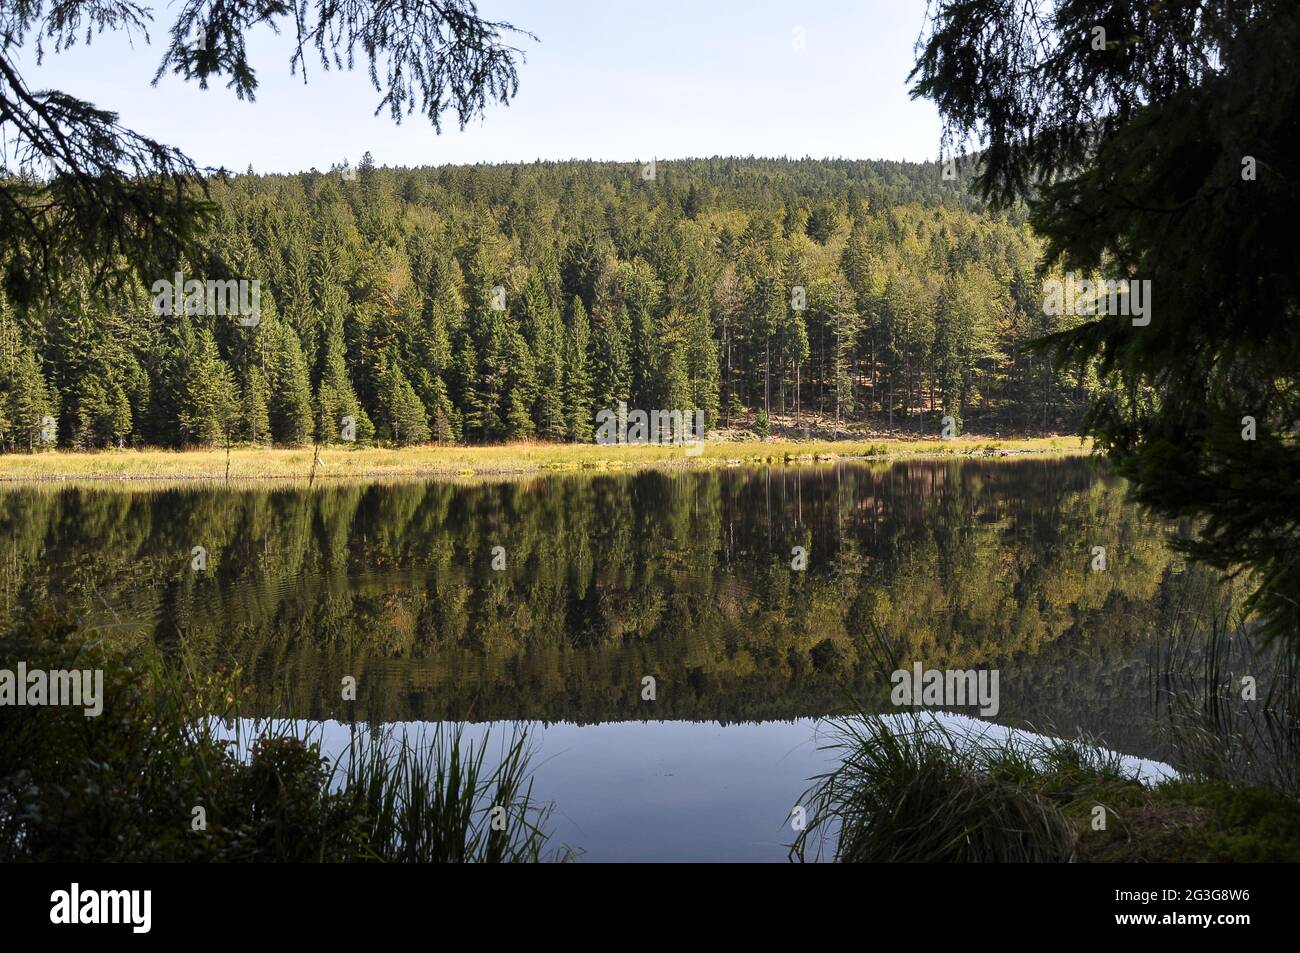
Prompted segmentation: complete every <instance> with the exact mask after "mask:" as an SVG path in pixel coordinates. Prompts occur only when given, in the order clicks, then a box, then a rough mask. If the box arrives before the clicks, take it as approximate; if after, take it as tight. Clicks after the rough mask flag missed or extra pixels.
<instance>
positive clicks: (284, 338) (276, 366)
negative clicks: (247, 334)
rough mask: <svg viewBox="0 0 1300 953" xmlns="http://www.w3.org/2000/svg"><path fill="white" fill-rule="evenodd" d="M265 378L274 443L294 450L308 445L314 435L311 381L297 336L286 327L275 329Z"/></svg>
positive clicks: (283, 325) (280, 326) (279, 325)
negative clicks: (293, 447) (267, 385)
mask: <svg viewBox="0 0 1300 953" xmlns="http://www.w3.org/2000/svg"><path fill="white" fill-rule="evenodd" d="M266 376H267V382H268V384H269V385H270V400H269V401H268V402H267V409H268V411H269V412H270V417H271V435H272V436H273V437H274V439H275V442H276V443H282V444H286V445H288V446H295V447H296V446H301V445H302V444H304V443H307V442H308V441H309V440H310V439H311V435H312V406H311V379H310V377H309V375H308V373H307V360H306V358H304V357H303V353H302V345H301V344H300V343H299V341H298V335H297V333H295V332H294V330H293V328H291V327H289V326H288V325H287V324H277V325H276V326H275V327H274V329H273V333H272V335H271V347H270V354H269V355H268V359H267V374H266Z"/></svg>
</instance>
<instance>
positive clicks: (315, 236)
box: [0, 157, 1089, 449]
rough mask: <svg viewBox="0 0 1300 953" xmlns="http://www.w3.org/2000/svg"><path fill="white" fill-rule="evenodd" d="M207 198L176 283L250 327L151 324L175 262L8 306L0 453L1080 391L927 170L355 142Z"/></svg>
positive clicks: (496, 431)
mask: <svg viewBox="0 0 1300 953" xmlns="http://www.w3.org/2000/svg"><path fill="white" fill-rule="evenodd" d="M210 199H211V201H212V203H213V206H214V209H215V221H216V223H217V224H216V227H215V228H214V229H213V230H212V233H211V234H210V235H209V236H208V237H207V238H206V239H205V254H204V256H202V260H199V261H181V262H178V264H177V268H176V270H177V271H178V272H180V274H181V276H182V280H183V281H188V280H192V279H193V280H200V281H204V280H212V281H229V280H234V281H246V282H250V283H251V282H254V281H256V282H257V283H258V286H259V288H260V310H259V311H258V313H257V315H256V319H255V321H248V320H246V319H239V318H236V317H235V316H233V315H230V314H222V315H214V314H209V313H202V312H203V311H205V310H206V309H205V308H202V307H201V308H199V309H197V310H198V312H199V313H185V311H186V309H185V308H181V309H179V310H180V312H181V313H176V314H163V313H158V312H159V310H160V309H159V308H158V307H157V306H156V305H157V302H156V300H155V299H156V297H157V295H156V292H157V286H156V285H155V283H156V282H159V281H173V280H174V273H173V274H167V275H140V276H139V280H138V282H137V285H136V287H135V289H134V290H133V291H132V292H130V293H127V294H117V295H113V296H111V300H107V301H106V300H104V297H105V296H104V295H101V294H99V293H98V291H99V289H97V288H95V287H94V286H93V283H92V281H91V280H90V278H89V277H83V278H82V279H81V280H80V281H78V282H72V283H71V285H70V286H69V287H67V288H65V289H64V291H63V294H61V295H60V298H59V300H57V301H52V302H48V303H46V304H43V305H37V306H32V307H24V308H19V307H18V306H16V305H13V304H10V303H7V302H5V301H3V300H2V299H0V392H2V393H0V396H2V398H3V399H2V400H0V436H2V439H3V443H4V446H5V447H6V448H9V449H31V448H35V447H39V446H41V445H42V443H49V442H51V441H52V440H56V441H57V443H58V444H59V445H61V446H65V447H101V446H114V445H124V444H125V445H164V446H193V445H213V444H224V443H228V442H251V443H268V442H275V443H280V444H302V443H306V442H311V441H313V440H318V441H321V442H331V441H335V440H339V439H341V438H346V436H348V435H347V434H344V433H343V432H342V421H343V419H344V418H345V417H351V418H352V419H353V420H354V421H355V437H356V439H357V440H358V441H361V442H367V441H372V440H379V441H384V442H391V443H396V444H406V443H413V442H423V441H430V440H434V441H442V442H447V441H465V442H482V441H497V440H505V439H517V438H527V437H536V438H541V439H550V440H590V439H591V438H592V433H593V424H594V418H595V413H596V411H597V410H600V409H602V408H613V407H616V406H617V404H618V402H619V401H625V402H626V403H627V404H628V405H629V406H630V407H632V408H641V409H646V410H649V409H657V408H662V409H681V410H688V411H690V410H697V409H699V410H703V411H704V412H705V414H706V416H707V419H708V421H709V424H710V426H714V425H717V424H718V423H719V422H721V423H723V424H727V425H730V424H735V423H743V424H745V425H748V424H750V423H751V421H752V419H753V418H754V417H757V419H758V427H759V429H762V428H763V427H764V426H766V421H767V420H768V418H769V415H777V414H782V415H786V416H787V417H790V416H793V417H795V419H796V420H797V422H800V423H804V424H807V423H808V422H809V419H810V417H812V416H813V415H820V418H821V420H823V421H825V420H827V419H828V418H829V419H833V420H834V421H836V422H845V421H850V420H858V419H863V418H864V417H869V418H870V419H871V420H872V421H873V422H874V423H877V424H878V425H880V426H888V427H893V428H896V429H912V430H916V431H918V432H920V431H929V432H934V431H935V430H936V429H937V427H938V419H939V416H940V415H942V414H951V415H953V416H954V417H955V418H957V419H958V420H959V421H960V420H962V419H963V418H967V420H968V422H969V421H970V420H972V419H974V420H979V421H982V422H987V424H988V425H989V426H990V428H991V427H993V426H999V427H1002V426H1005V427H1010V428H1016V429H1022V430H1028V429H1040V428H1049V429H1050V428H1057V427H1061V426H1068V425H1069V424H1071V423H1072V422H1073V421H1074V419H1075V415H1076V412H1077V410H1078V409H1079V407H1080V406H1081V405H1082V401H1083V399H1084V397H1085V395H1086V390H1087V388H1088V386H1089V382H1088V381H1087V380H1083V379H1076V378H1074V377H1065V376H1063V375H1060V374H1058V373H1056V372H1054V371H1053V369H1052V368H1051V367H1050V365H1049V364H1048V363H1047V362H1046V360H1045V359H1044V358H1042V357H1040V356H1037V355H1032V354H1026V353H1025V352H1024V350H1023V345H1024V344H1025V342H1027V341H1028V340H1031V339H1033V338H1035V337H1037V336H1039V335H1041V334H1043V333H1045V332H1049V331H1052V330H1056V329H1058V327H1059V326H1060V324H1061V322H1063V321H1069V320H1071V319H1069V318H1058V317H1049V316H1046V315H1044V314H1043V307H1042V296H1041V291H1040V285H1039V282H1038V281H1037V280H1036V279H1035V277H1034V266H1035V264H1036V261H1037V258H1038V255H1039V247H1038V245H1037V243H1036V241H1035V239H1034V238H1033V237H1032V235H1031V233H1030V232H1029V230H1028V228H1027V226H1025V225H1024V224H1023V222H1021V221H1020V220H1019V219H1018V218H1017V217H1016V216H1015V215H1014V214H1013V215H1007V214H1005V213H1004V214H1000V215H998V216H996V217H995V216H992V215H990V214H988V213H986V212H984V211H981V209H980V208H979V207H978V206H977V205H976V203H975V202H974V200H973V199H972V198H971V197H970V196H969V194H967V193H966V192H965V191H964V190H962V189H961V188H959V187H958V185H957V184H956V183H953V182H945V181H944V180H943V176H942V175H941V171H940V169H939V167H938V166H936V165H924V164H908V163H898V162H884V161H880V162H852V161H813V160H801V161H793V160H758V159H709V160H688V161H681V162H663V161H661V162H657V163H655V164H654V167H653V170H652V173H651V172H650V171H649V170H647V168H646V167H643V166H641V165H637V164H629V163H622V164H619V163H598V162H563V163H541V162H539V163H535V164H532V165H503V166H446V167H439V168H423V169H387V168H378V167H376V166H375V165H374V164H373V163H372V162H371V161H370V160H369V158H368V157H367V158H366V159H365V160H364V161H362V162H361V163H360V165H359V166H358V167H357V168H356V169H350V168H346V167H342V168H339V169H334V170H331V171H329V172H324V173H322V172H318V171H315V170H313V171H311V172H307V173H303V174H299V175H289V176H283V175H276V176H259V175H256V174H253V173H252V172H251V170H250V172H249V173H248V174H245V175H242V176H235V177H232V178H230V179H225V180H214V181H212V182H211V183H210ZM800 289H802V291H800ZM208 308H210V305H209V306H208ZM51 424H53V426H52V425H51Z"/></svg>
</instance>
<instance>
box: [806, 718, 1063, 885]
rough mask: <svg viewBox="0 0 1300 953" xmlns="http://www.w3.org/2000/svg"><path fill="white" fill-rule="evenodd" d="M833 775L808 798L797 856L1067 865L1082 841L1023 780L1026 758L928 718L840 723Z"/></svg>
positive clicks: (820, 780)
mask: <svg viewBox="0 0 1300 953" xmlns="http://www.w3.org/2000/svg"><path fill="white" fill-rule="evenodd" d="M832 731H833V732H834V734H835V740H834V741H833V742H832V743H831V744H829V745H827V746H826V747H827V748H829V749H836V750H840V751H842V752H843V760H842V761H841V763H840V764H839V766H837V767H836V768H835V769H834V770H832V771H830V772H829V773H827V774H824V775H821V776H820V777H818V778H815V779H814V781H815V782H816V784H815V785H814V786H813V787H812V788H810V789H809V791H808V792H807V793H806V794H805V795H804V799H805V801H806V802H807V803H808V804H809V805H810V810H808V817H809V820H808V822H807V824H806V826H805V827H804V829H803V830H802V831H800V833H799V834H798V836H797V838H796V840H795V842H794V844H793V845H792V846H791V848H790V857H791V859H794V860H799V861H803V860H806V859H809V858H810V857H811V858H812V859H816V860H820V859H822V857H823V853H824V851H825V850H826V848H827V847H828V845H830V844H832V843H833V844H834V848H833V850H834V859H835V860H837V861H842V862H846V863H897V862H972V861H975V862H984V861H1017V862H1025V861H1061V860H1067V859H1068V858H1069V856H1070V851H1071V845H1072V841H1073V838H1072V836H1071V832H1070V827H1069V824H1068V823H1067V822H1066V820H1065V818H1064V816H1063V814H1062V813H1061V811H1060V809H1059V808H1058V807H1057V805H1056V804H1055V803H1054V802H1053V801H1052V800H1051V799H1050V798H1048V797H1046V796H1045V795H1043V794H1041V793H1039V792H1038V791H1036V790H1034V789H1033V788H1032V787H1029V786H1026V785H1025V784H1023V783H1021V782H1022V779H1023V776H1024V775H1025V774H1027V773H1028V770H1029V769H1028V763H1027V762H1026V761H1025V758H1026V755H1025V754H1024V753H1023V752H1020V751H1017V750H1015V749H1014V748H1011V747H990V746H987V745H984V744H981V743H979V742H978V741H976V742H973V743H972V742H971V740H970V739H967V738H964V737H962V736H960V735H955V734H953V733H952V732H950V731H949V730H948V729H947V728H945V727H944V726H943V725H942V724H941V723H940V722H939V721H937V720H935V719H933V718H930V717H927V716H925V715H924V714H921V713H910V714H907V715H901V716H879V715H870V714H861V715H858V716H856V717H852V718H848V719H842V720H840V721H838V722H835V723H833V726H832Z"/></svg>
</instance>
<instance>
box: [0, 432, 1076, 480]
mask: <svg viewBox="0 0 1300 953" xmlns="http://www.w3.org/2000/svg"><path fill="white" fill-rule="evenodd" d="M1088 452H1090V449H1089V447H1088V445H1087V444H1086V443H1085V442H1084V441H1082V440H1080V438H1078V437H1074V436H1056V437H1036V438H1025V439H990V438H978V437H972V438H957V439H955V440H938V439H929V440H907V439H897V438H881V439H875V440H871V439H863V440H837V441H792V440H765V441H748V442H729V441H707V442H706V443H705V444H704V447H703V450H702V452H700V453H699V454H698V455H695V456H691V455H688V454H687V452H686V450H685V449H684V448H682V447H671V446H648V445H620V446H609V445H599V444H555V443H543V442H518V443H510V444H503V445H497V446H435V445H429V446H418V447H402V448H395V449H389V448H383V447H346V446H338V445H331V446H327V447H321V448H320V451H319V458H318V459H314V458H315V451H314V450H313V448H312V447H300V448H268V447H234V448H232V449H231V450H230V451H229V452H227V451H226V450H225V449H206V450H175V451H172V450H157V449H148V450H100V451H93V452H73V451H49V452H38V453H33V454H21V453H15V454H5V455H3V456H0V482H4V483H14V482H21V483H30V482H82V481H109V482H115V481H124V482H126V481H157V480H165V481H205V482H206V481H222V482H224V481H227V480H229V481H248V480H316V481H321V480H338V479H388V478H402V477H413V478H430V477H473V476H492V475H509V474H529V473H541V472H547V471H566V470H574V471H581V470H588V471H601V470H638V469H697V468H710V467H725V466H754V465H763V464H772V465H806V464H818V463H829V462H833V461H835V460H849V459H876V460H890V459H899V458H910V457H917V458H923V457H940V458H941V457H950V456H968V457H970V456H1021V455H1028V454H1043V455H1066V454H1079V453H1088ZM313 462H315V466H314V472H313Z"/></svg>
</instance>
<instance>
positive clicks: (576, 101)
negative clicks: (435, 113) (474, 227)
mask: <svg viewBox="0 0 1300 953" xmlns="http://www.w3.org/2000/svg"><path fill="white" fill-rule="evenodd" d="M155 8H156V9H158V10H159V13H158V14H157V19H156V21H155V25H154V27H153V28H152V29H151V31H150V33H151V34H152V35H153V37H154V42H153V45H151V46H147V47H146V46H143V45H141V44H137V45H136V47H135V48H134V49H132V47H131V46H129V45H128V44H127V43H126V42H125V40H123V39H122V38H120V37H116V36H107V37H101V38H98V39H96V40H95V41H94V43H93V44H92V45H91V46H89V47H86V46H82V45H78V46H77V47H75V48H73V49H72V50H70V51H68V52H65V53H63V54H60V55H58V56H51V57H48V58H47V60H46V63H45V65H44V66H43V67H41V68H39V69H37V68H36V67H35V66H34V65H33V64H32V57H30V56H27V57H25V58H24V60H23V62H24V65H25V71H26V75H27V79H28V81H29V83H30V84H31V85H32V86H34V87H51V88H56V89H62V90H65V91H66V92H69V93H72V94H73V95H77V96H80V97H82V98H85V99H88V100H90V101H91V102H93V103H95V104H96V105H97V106H100V107H101V108H106V109H113V110H116V111H117V112H119V113H120V114H121V117H122V121H123V122H124V123H125V124H126V125H128V126H130V127H132V128H135V129H137V130H139V131H141V132H144V133H146V134H148V135H151V136H153V137H155V138H158V139H160V140H162V141H164V142H167V143H170V144H173V145H177V146H179V147H181V148H182V149H183V150H185V151H186V152H187V153H188V154H189V155H190V156H192V157H193V158H194V159H196V160H197V161H198V162H199V163H200V164H203V165H213V166H219V165H224V166H226V167H227V168H230V169H233V170H236V171H243V170H244V169H245V168H246V167H247V166H248V165H250V164H251V165H252V166H253V167H254V168H255V169H256V170H257V171H259V172H291V171H299V170H303V169H307V168H310V167H312V166H315V167H316V168H319V169H325V168H328V167H329V166H330V165H331V164H332V163H336V162H339V161H341V160H343V159H344V158H348V159H351V160H352V161H354V162H355V161H356V159H357V158H358V157H360V155H361V154H362V153H363V152H365V151H367V150H369V151H370V152H371V153H372V154H373V155H374V157H375V161H376V162H378V163H379V164H381V165H440V164H443V163H449V162H507V161H532V160H533V159H537V158H542V159H570V158H595V159H617V160H624V161H631V160H643V161H644V160H646V159H649V158H650V157H651V156H655V157H658V158H660V159H672V158H681V157H686V156H709V155H764V156H780V155H788V156H805V155H808V156H813V157H814V158H823V157H847V158H864V159H869V158H888V159H912V160H920V159H933V158H935V157H936V156H937V153H938V143H939V138H938V137H939V120H938V114H937V112H936V111H935V109H934V107H933V106H932V105H931V104H930V103H928V102H925V101H911V100H909V98H908V96H907V82H906V77H907V73H908V71H909V70H910V68H911V65H912V61H913V47H914V44H915V42H916V38H917V35H918V33H919V32H920V30H921V27H922V24H923V20H924V13H925V0H847V2H846V0H838V2H834V0H810V2H804V3H776V2H767V0H749V2H744V0H715V2H700V0H695V2H683V0H647V2H641V3H638V2H631V0H604V2H601V0H554V2H548V3H541V2H537V0H533V2H527V0H482V2H480V3H479V11H480V13H481V14H483V15H484V16H486V17H489V18H491V19H496V20H507V21H511V22H513V23H514V24H515V25H517V26H519V27H521V28H524V29H527V30H530V31H531V32H533V33H535V34H537V36H538V39H539V42H536V43H534V42H532V41H529V40H524V41H523V42H522V43H521V44H519V45H521V46H523V48H524V49H525V50H526V52H527V56H528V61H527V62H526V63H525V64H523V66H522V67H521V68H520V76H519V95H518V97H517V98H516V99H515V100H514V101H513V102H512V104H511V105H510V106H509V107H508V108H502V107H500V106H496V107H491V108H490V109H489V110H488V112H487V115H486V117H485V118H484V119H483V120H481V121H478V120H476V121H475V122H474V123H472V124H471V125H470V126H469V127H467V128H466V130H465V131H464V132H461V131H459V130H458V129H457V128H456V125H455V121H454V119H452V120H451V121H450V122H449V123H448V124H446V125H445V126H444V131H443V133H442V135H440V136H439V135H436V134H435V133H434V131H433V129H432V127H431V126H430V125H429V123H428V121H427V120H425V119H423V118H422V117H420V116H419V115H418V114H417V115H414V116H410V117H407V118H406V119H405V120H404V121H403V123H402V125H401V126H396V125H394V123H393V122H392V120H391V119H390V118H389V117H388V116H387V114H381V115H379V116H374V115H372V113H373V112H374V108H375V105H376V103H377V102H378V99H379V96H378V94H377V93H376V92H375V91H374V89H373V87H372V86H371V85H370V82H369V79H368V77H367V76H366V75H365V73H364V72H360V71H357V72H351V73H348V72H343V73H338V72H330V73H325V72H323V71H322V70H321V69H320V67H319V65H318V63H315V62H313V63H312V64H311V69H310V72H309V75H308V80H309V82H308V85H307V86H305V87H304V86H303V85H302V82H301V79H300V78H294V77H291V76H290V75H289V68H288V48H289V39H288V37H276V36H275V35H274V34H272V33H271V32H270V31H269V30H265V29H264V30H262V31H260V32H258V33H256V34H255V35H254V36H253V38H251V39H250V43H249V47H250V53H251V58H252V61H253V65H254V67H255V68H256V69H257V71H258V77H259V80H260V83H261V88H260V90H259V92H258V98H257V102H255V103H252V104H250V103H247V102H240V101H239V100H237V99H236V98H235V96H234V94H233V92H231V91H230V90H227V89H225V88H224V87H223V86H217V87H213V88H209V89H208V90H206V91H203V90H200V89H199V88H198V86H197V85H196V84H192V83H191V84H186V83H183V82H181V81H180V79H179V78H178V77H173V76H168V77H166V78H164V79H163V80H162V81H161V83H160V84H159V86H158V87H157V88H153V87H151V86H150V85H149V82H150V80H151V79H152V77H153V73H154V70H155V69H156V68H157V65H158V61H159V59H160V56H161V51H160V48H159V42H160V38H161V37H162V36H163V35H164V33H165V29H166V27H168V26H170V24H171V17H170V15H169V14H170V10H169V8H168V7H167V6H166V5H165V4H157V5H155ZM796 29H802V31H803V34H802V35H803V37H804V39H805V48H804V49H802V50H799V49H795V43H794V42H793V40H794V37H795V30H796Z"/></svg>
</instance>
